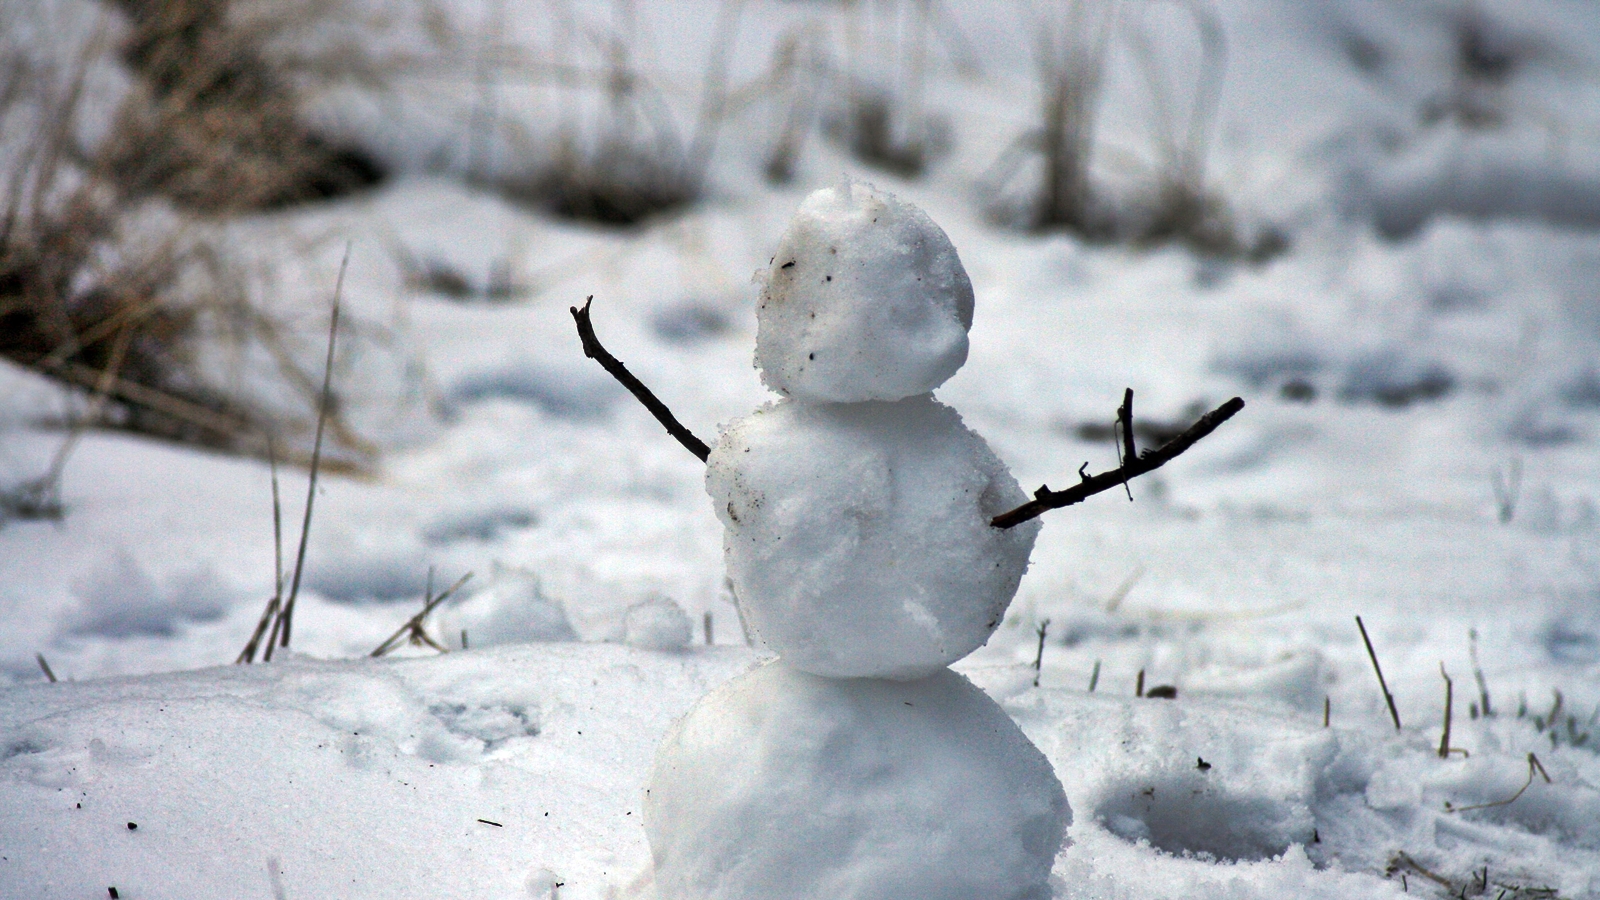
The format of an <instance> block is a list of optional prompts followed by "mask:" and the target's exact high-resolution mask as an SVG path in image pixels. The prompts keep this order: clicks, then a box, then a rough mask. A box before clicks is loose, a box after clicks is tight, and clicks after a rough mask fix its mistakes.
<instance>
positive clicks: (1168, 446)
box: [571, 295, 1244, 528]
mask: <svg viewBox="0 0 1600 900" xmlns="http://www.w3.org/2000/svg"><path fill="white" fill-rule="evenodd" d="M593 302H594V297H593V295H591V296H590V297H589V298H588V299H587V300H585V301H584V304H583V307H582V308H579V307H576V306H574V307H571V311H572V319H573V321H574V322H576V323H577V325H578V339H579V340H581V341H582V342H583V355H585V356H587V357H589V358H590V359H592V360H594V361H596V362H598V363H599V364H600V365H601V367H603V368H604V369H605V370H606V371H607V372H609V373H610V374H611V377H613V378H615V379H616V380H617V381H619V382H621V383H622V386H623V387H625V388H627V389H628V391H629V392H630V393H632V394H633V396H634V397H636V398H638V400H639V402H640V403H642V404H644V407H645V409H648V410H649V411H650V414H651V415H653V416H655V417H656V421H658V422H660V423H661V425H662V426H663V427H664V428H666V429H667V433H668V434H670V435H672V436H673V437H674V438H676V439H677V441H678V443H680V444H682V445H683V446H684V448H685V449H687V450H688V451H689V452H690V453H693V454H694V455H695V456H696V457H697V458H698V459H699V460H700V461H701V462H705V461H706V459H707V458H708V457H709V456H710V455H711V449H710V448H709V447H707V446H706V443H705V442H704V441H702V440H700V439H699V438H697V437H695V436H694V434H693V433H692V432H690V431H689V429H687V428H685V427H684V426H683V423H682V422H679V421H678V418H677V417H676V416H674V415H673V414H672V411H671V410H670V409H668V408H667V405H666V404H665V403H662V402H661V401H660V400H659V399H658V398H657V397H656V395H655V394H653V393H651V391H650V389H649V388H647V387H645V386H644V382H641V381H640V380H639V379H638V378H636V377H634V375H633V373H632V372H629V371H628V368H627V367H626V366H624V365H623V364H622V362H621V361H620V360H618V359H617V358H616V357H615V356H612V355H611V354H610V353H609V352H608V351H607V350H606V348H605V347H603V346H601V344H600V339H599V338H598V337H596V336H595V333H594V324H593V323H592V322H590V320H589V305H590V304H591V303H593ZM1241 409H1244V400H1243V399H1241V398H1239V397H1234V398H1233V399H1232V400H1229V401H1228V402H1226V403H1224V404H1222V405H1221V406H1219V407H1217V408H1216V409H1214V410H1212V411H1211V412H1208V413H1206V414H1205V415H1203V416H1201V417H1200V419H1199V420H1198V421H1196V422H1195V423H1194V424H1193V425H1190V426H1189V428H1188V429H1187V430H1185V431H1184V432H1183V433H1182V434H1180V435H1178V436H1177V437H1175V438H1173V439H1172V440H1170V441H1167V442H1166V443H1165V444H1162V445H1161V446H1160V447H1157V448H1156V449H1154V450H1145V451H1143V452H1142V453H1137V452H1135V447H1134V443H1133V389H1132V388H1129V389H1128V390H1127V391H1125V392H1124V393H1123V396H1122V406H1121V407H1120V408H1119V409H1118V410H1117V423H1118V425H1119V426H1120V427H1121V430H1122V437H1121V443H1120V444H1119V446H1118V455H1119V456H1121V457H1122V461H1121V465H1119V466H1117V467H1116V468H1115V469H1112V470H1111V471H1109V472H1102V473H1100V474H1099V475H1088V474H1085V473H1084V472H1083V470H1081V469H1080V470H1079V472H1078V475H1079V477H1080V478H1081V479H1082V480H1081V481H1080V482H1079V483H1078V484H1075V485H1073V486H1072V487H1070V488H1067V489H1066V490H1064V491H1052V490H1050V488H1049V486H1048V485H1045V486H1041V487H1040V488H1039V489H1038V490H1037V491H1035V492H1034V494H1033V499H1032V500H1030V501H1028V502H1027V503H1024V504H1023V505H1021V506H1019V507H1017V508H1016V509H1013V510H1011V511H1010V512H1005V513H1001V514H1000V515H998V516H995V517H994V518H993V519H990V520H989V524H990V525H993V526H994V527H995V528H1013V527H1015V526H1017V525H1021V524H1022V523H1023V522H1026V521H1028V520H1029V519H1033V518H1037V517H1038V516H1040V515H1043V514H1044V513H1045V512H1048V511H1049V510H1052V509H1060V508H1061V507H1063V506H1071V505H1072V504H1074V503H1081V502H1083V501H1084V500H1086V499H1088V498H1090V497H1093V496H1094V495H1095V494H1098V493H1101V492H1102V491H1108V490H1111V489H1112V488H1114V487H1116V486H1118V485H1125V484H1127V483H1128V482H1129V481H1132V480H1133V479H1135V478H1138V477H1139V476H1140V475H1144V474H1146V473H1148V472H1153V471H1155V470H1156V469H1159V468H1161V467H1162V466H1164V465H1166V464H1167V463H1168V462H1169V461H1171V460H1172V459H1174V458H1175V457H1177V456H1178V455H1179V454H1181V453H1183V452H1184V451H1185V450H1188V449H1189V448H1190V447H1193V446H1194V445H1195V444H1196V443H1197V442H1199V441H1200V439H1201V438H1204V437H1205V436H1207V435H1209V434H1210V433H1211V432H1213V431H1216V430H1217V427H1218V426H1219V425H1221V424H1222V423H1223V422H1226V421H1228V420H1229V419H1230V418H1232V417H1233V416H1234V414H1235V413H1237V412H1238V411H1239V410H1241ZM1129 499H1132V497H1131V495H1130V497H1129Z"/></svg>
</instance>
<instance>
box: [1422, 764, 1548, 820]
mask: <svg viewBox="0 0 1600 900" xmlns="http://www.w3.org/2000/svg"><path fill="white" fill-rule="evenodd" d="M1534 772H1538V773H1539V775H1540V776H1542V777H1543V778H1544V783H1545V784H1550V783H1551V782H1550V773H1549V772H1546V771H1545V770H1544V765H1543V764H1542V763H1540V762H1539V757H1537V756H1534V755H1533V754H1532V753H1529V754H1528V780H1527V781H1524V782H1523V783H1522V787H1519V788H1517V792H1516V793H1515V794H1512V795H1511V796H1509V797H1507V798H1506V799H1504V800H1496V801H1495V802H1493V803H1477V804H1474V805H1472V806H1454V805H1452V804H1451V803H1450V801H1448V800H1446V801H1445V802H1444V811H1445V812H1448V813H1459V812H1470V811H1471V810H1474V809H1489V808H1490V807H1494V806H1509V805H1510V804H1512V803H1515V802H1517V799H1518V798H1519V797H1521V796H1522V793H1523V792H1524V791H1526V790H1527V789H1528V787H1529V786H1530V785H1532V784H1533V774H1534Z"/></svg>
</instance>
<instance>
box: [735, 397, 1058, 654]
mask: <svg viewBox="0 0 1600 900" xmlns="http://www.w3.org/2000/svg"><path fill="white" fill-rule="evenodd" d="M706 491H707V493H709V494H710V495H711V500H712V506H713V508H714V509H715V510H716V514H717V517H718V518H719V519H721V520H722V524H723V527H724V528H725V529H726V534H725V536H724V538H723V546H724V549H725V554H726V559H727V567H728V579H729V580H730V581H731V582H732V585H733V590H734V595H735V596H736V597H737V598H738V603H739V609H740V611H741V612H742V613H743V616H744V621H745V622H746V623H747V624H748V625H749V626H750V628H751V631H752V632H753V633H754V634H755V635H756V636H757V637H758V638H759V639H760V640H761V642H762V643H764V644H765V645H766V646H767V647H768V648H770V649H771V650H772V651H773V652H775V653H777V654H779V655H780V656H781V657H782V658H783V659H784V660H785V661H787V662H788V663H789V664H790V665H792V666H794V667H795V668H798V669H801V670H804V671H806V672H812V673H815V674H817V675H824V676H831V677H839V678H849V677H879V678H921V677H924V676H927V675H931V674H933V672H934V671H935V670H937V669H939V668H941V667H943V666H947V665H949V664H951V663H953V662H955V661H956V660H958V659H961V658H962V657H964V656H966V655H967V654H969V653H971V652H972V651H973V650H976V649H977V648H978V647H979V646H981V645H982V644H983V643H984V641H986V640H988V638H989V635H990V634H993V633H994V630H995V629H996V628H998V627H999V626H1000V622H1001V621H1002V620H1003V619H1004V617H1005V611H1006V607H1008V606H1009V605H1010V604H1011V598H1012V597H1013V596H1014V595H1015V594H1016V592H1017V584H1018V582H1019V581H1020V580H1021V578H1022V574H1023V572H1025V571H1026V570H1027V568H1028V553H1029V552H1030V551H1031V550H1032V549H1033V543H1034V539H1035V537H1037V535H1038V533H1039V523H1038V522H1037V521H1034V522H1027V523H1024V524H1022V525H1019V526H1017V527H1015V528H1010V529H1006V530H1001V529H998V528H994V527H991V526H990V525H989V520H990V519H992V518H993V517H995V516H997V515H999V514H1000V513H1003V512H1006V511H1007V510H1011V509H1014V508H1016V507H1017V506H1020V505H1021V504H1022V503H1023V502H1024V501H1025V500H1027V496H1026V495H1025V494H1023V493H1022V489H1021V488H1020V487H1018V486H1017V482H1016V479H1014V478H1012V477H1011V473H1010V472H1008V471H1006V467H1005V464H1004V463H1002V462H1000V460H999V459H998V458H996V457H995V455H994V452H993V451H992V450H990V449H989V445H988V444H985V443H984V442H983V439H982V438H980V437H978V436H977V435H976V434H973V433H972V432H971V431H970V430H968V429H967V428H966V426H964V425H962V423H961V417H960V416H959V415H957V414H956V411H955V410H953V409H951V408H950V407H948V406H945V405H943V404H942V403H939V402H938V401H937V400H934V399H933V396H932V395H931V394H924V395H922V396H919V397H910V398H907V399H905V400H897V401H894V402H885V401H864V402H861V403H811V402H804V401H797V400H788V399H786V400H781V401H778V402H776V403H772V404H769V405H767V406H765V407H763V408H762V409H760V410H758V411H757V412H755V413H753V414H752V415H749V416H746V417H745V418H743V419H739V420H736V421H735V422H733V423H732V424H730V425H729V426H728V427H727V428H726V429H724V430H723V432H722V437H721V438H720V439H719V440H718V441H717V444H716V446H715V447H713V448H712V451H711V457H710V459H709V460H707V466H706Z"/></svg>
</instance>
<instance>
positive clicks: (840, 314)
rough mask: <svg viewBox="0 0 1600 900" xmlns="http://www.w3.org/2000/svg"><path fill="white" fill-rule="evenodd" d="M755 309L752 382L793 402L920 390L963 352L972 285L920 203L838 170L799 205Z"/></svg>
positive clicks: (957, 364) (940, 378)
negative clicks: (756, 371)
mask: <svg viewBox="0 0 1600 900" xmlns="http://www.w3.org/2000/svg"><path fill="white" fill-rule="evenodd" d="M765 280H766V284H765V287H763V289H762V291H761V303H760V306H759V308H758V310H757V313H756V321H757V329H756V366H757V367H758V368H760V370H761V380H762V381H763V382H764V383H765V384H766V385H767V386H768V387H770V388H772V389H773V390H775V391H777V392H778V393H780V394H784V395H786V396H789V397H793V398H795V399H796V400H809V401H826V402H835V403H855V402H860V401H863V400H900V399H902V398H905V397H912V396H915V395H918V394H925V393H927V392H929V391H931V390H933V389H934V388H936V387H938V386H939V385H941V384H943V383H944V382H945V380H946V379H948V378H949V377H950V376H951V375H953V374H955V371H956V370H957V369H959V368H961V364H962V363H964V362H966V359H967V330H968V329H969V328H971V327H972V282H971V281H969V280H968V279H967V272H966V269H964V268H962V266H961V260H960V258H958V257H957V256H956V248H955V246H954V245H952V244H951V243H950V238H948V237H947V236H945V233H944V230H943V229H941V228H940V227H939V226H938V225H935V224H934V223H933V220H932V219H930V218H928V215H927V214H926V213H924V212H923V211H922V210H920V209H918V208H916V207H915V206H912V205H910V204H909V203H902V202H900V201H899V200H896V199H895V198H894V197H893V196H891V195H890V194H887V193H884V192H882V191H879V190H878V189H876V188H874V187H872V186H871V185H869V184H865V183H862V182H859V181H852V180H851V179H849V178H848V177H846V178H845V179H844V180H843V181H842V182H841V183H840V184H839V185H837V186H835V187H831V188H824V189H822V190H820V191H817V192H815V193H813V194H812V195H811V196H809V197H807V198H806V199H805V202H803V203H801V204H800V209H799V211H797V212H796V213H795V216H794V219H793V220H792V221H791V222H790V223H789V228H788V230H787V231H786V232H784V235H783V239H782V240H781V241H780V242H779V244H778V252H777V255H776V256H774V257H773V259H772V268H771V269H770V270H769V271H768V272H767V273H766V279H765Z"/></svg>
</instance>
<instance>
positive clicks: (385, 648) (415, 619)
mask: <svg viewBox="0 0 1600 900" xmlns="http://www.w3.org/2000/svg"><path fill="white" fill-rule="evenodd" d="M471 577H472V573H471V572H468V573H467V574H465V575H463V576H461V577H460V578H458V579H456V583H455V584H452V585H450V586H449V587H447V588H445V589H444V591H443V592H441V593H440V594H439V595H438V596H434V593H433V570H432V569H429V570H428V587H427V589H426V592H425V593H424V594H423V597H422V610H421V611H420V612H418V613H417V614H416V615H414V616H412V617H411V618H410V619H408V620H406V623H405V624H404V625H401V626H400V627H399V628H398V629H396V630H395V633H394V634H391V635H389V638H388V640H385V641H384V642H383V643H381V644H379V645H378V646H377V648H376V649H374V650H373V651H372V653H371V654H370V655H371V656H372V657H373V658H377V657H381V656H386V655H388V654H389V653H390V652H391V651H393V650H395V649H397V648H398V647H399V646H400V644H401V642H402V641H405V642H408V643H410V644H411V645H412V646H413V647H423V646H426V647H431V648H433V649H434V650H437V651H439V652H440V653H449V652H450V651H449V650H447V649H446V648H445V647H444V646H443V645H441V644H440V643H439V642H438V641H435V640H434V639H433V638H432V637H430V636H429V635H428V632H427V629H426V628H424V627H423V625H424V624H425V623H426V622H427V620H428V616H429V614H431V613H432V612H433V611H434V609H436V608H437V607H438V606H439V604H441V603H443V602H444V601H446V600H448V599H449V598H450V597H451V596H453V595H454V594H455V592H456V591H457V590H459V589H460V588H461V586H462V585H464V584H466V583H467V579H469V578H471ZM461 635H462V640H461V648H462V649H463V650H465V649H466V647H467V642H466V632H464V631H463V632H462V633H461Z"/></svg>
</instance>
